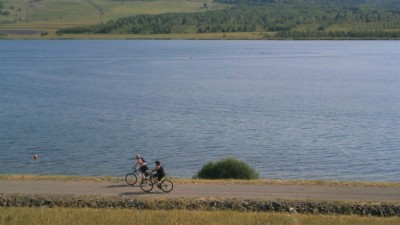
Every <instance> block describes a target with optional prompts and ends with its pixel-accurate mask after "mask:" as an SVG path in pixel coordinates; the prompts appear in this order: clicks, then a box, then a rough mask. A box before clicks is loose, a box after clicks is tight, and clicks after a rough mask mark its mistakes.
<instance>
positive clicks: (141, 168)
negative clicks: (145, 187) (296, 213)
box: [133, 155, 149, 179]
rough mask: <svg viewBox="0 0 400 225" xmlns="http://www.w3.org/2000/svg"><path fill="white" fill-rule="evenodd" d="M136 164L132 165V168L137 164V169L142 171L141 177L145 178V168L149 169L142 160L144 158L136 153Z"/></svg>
mask: <svg viewBox="0 0 400 225" xmlns="http://www.w3.org/2000/svg"><path fill="white" fill-rule="evenodd" d="M136 160H137V161H136V164H135V165H134V166H133V168H135V167H136V166H137V165H139V166H140V167H139V171H140V172H141V173H142V179H144V178H145V174H146V170H148V169H149V167H148V166H147V164H146V161H145V160H144V158H143V157H142V156H140V155H136Z"/></svg>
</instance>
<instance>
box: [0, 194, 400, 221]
mask: <svg viewBox="0 0 400 225" xmlns="http://www.w3.org/2000/svg"><path fill="white" fill-rule="evenodd" d="M0 207H65V208H121V209H136V210H208V211H209V210H232V211H241V212H283V213H301V214H342V215H368V216H380V217H382V216H400V203H388V202H386V203H370V202H344V201H340V202H339V201H305V200H299V201H289V200H255V199H251V200H250V199H235V198H160V199H154V198H150V199H145V198H135V197H133V198H127V197H118V196H98V195H47V194H41V195H38V194H0Z"/></svg>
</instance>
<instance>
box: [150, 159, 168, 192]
mask: <svg viewBox="0 0 400 225" xmlns="http://www.w3.org/2000/svg"><path fill="white" fill-rule="evenodd" d="M155 163H156V167H155V168H154V169H153V170H152V171H150V173H149V174H150V175H151V176H153V177H157V187H160V181H161V179H162V178H163V177H165V175H166V173H165V170H164V167H163V166H161V162H160V161H158V160H157V161H155ZM154 172H156V173H154ZM153 173H154V174H153Z"/></svg>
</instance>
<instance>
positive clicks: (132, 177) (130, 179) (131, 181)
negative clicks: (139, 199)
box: [125, 173, 137, 186]
mask: <svg viewBox="0 0 400 225" xmlns="http://www.w3.org/2000/svg"><path fill="white" fill-rule="evenodd" d="M125 182H126V183H127V184H129V185H132V186H133V185H135V184H136V182H137V176H136V174H134V173H128V174H127V175H126V176H125Z"/></svg>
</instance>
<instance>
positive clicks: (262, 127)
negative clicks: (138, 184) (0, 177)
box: [0, 41, 400, 181]
mask: <svg viewBox="0 0 400 225" xmlns="http://www.w3.org/2000/svg"><path fill="white" fill-rule="evenodd" d="M0 52H1V54H0V67H1V80H0V94H1V95H0V103H1V106H0V107H1V111H0V121H1V126H0V150H1V151H0V165H1V167H0V173H29V174H32V173H34V174H68V175H114V176H122V175H123V174H124V173H125V172H127V171H128V169H129V167H130V166H131V165H132V164H133V162H132V158H133V156H134V155H135V154H136V153H139V152H140V153H142V154H143V155H144V156H145V158H146V159H147V160H148V161H150V162H151V161H154V160H156V159H159V160H161V161H162V162H163V163H164V164H165V167H166V168H167V170H168V172H169V174H170V175H171V176H174V177H192V176H193V175H194V174H195V173H196V171H198V170H199V169H200V168H201V166H202V165H203V164H205V163H207V162H208V161H210V160H217V159H220V158H222V157H227V156H232V157H236V158H238V159H241V160H244V161H246V162H247V163H248V164H249V165H251V166H252V167H254V168H255V169H256V170H257V171H258V172H259V173H260V175H261V176H262V177H263V178H279V179H331V180H332V179H335V180H336V179H337V180H382V181H400V171H399V169H398V167H399V164H400V159H399V157H398V156H399V155H400V142H399V138H398V137H399V136H400V135H399V134H400V122H399V115H400V91H399V88H398V87H399V86H400V75H399V74H400V67H399V66H398V62H399V61H400V54H399V52H400V44H399V42H396V41H1V42H0ZM34 152H37V153H38V154H39V157H40V158H39V160H38V161H33V153H34Z"/></svg>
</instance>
